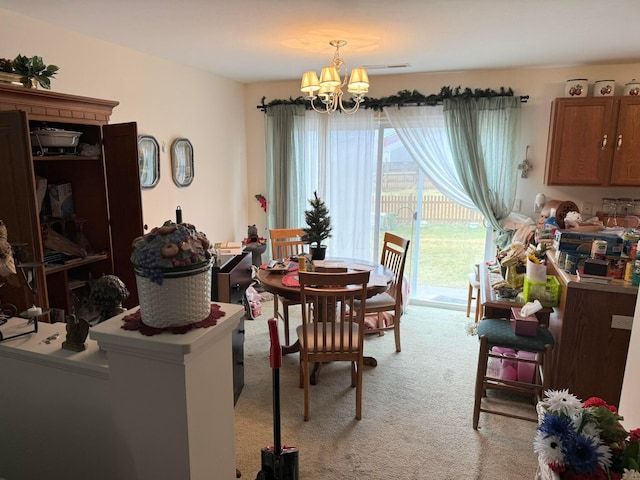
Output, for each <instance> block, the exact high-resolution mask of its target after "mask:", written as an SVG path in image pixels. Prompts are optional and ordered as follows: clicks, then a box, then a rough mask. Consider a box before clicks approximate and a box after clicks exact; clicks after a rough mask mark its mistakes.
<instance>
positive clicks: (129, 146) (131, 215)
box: [102, 123, 144, 307]
mask: <svg viewBox="0 0 640 480" xmlns="http://www.w3.org/2000/svg"><path fill="white" fill-rule="evenodd" d="M102 129H103V136H104V138H103V141H104V145H103V148H104V154H105V169H106V175H107V190H108V197H109V224H110V227H111V242H112V248H111V251H112V255H113V267H114V273H115V274H116V275H117V276H118V277H120V279H121V280H122V281H123V282H124V284H125V285H126V286H127V289H128V290H129V293H130V295H129V298H128V299H127V301H126V302H125V306H126V307H134V306H136V305H137V304H138V289H137V287H136V278H135V273H134V271H133V265H132V263H131V251H132V248H131V243H132V242H133V240H134V239H135V238H137V237H139V236H140V235H142V234H143V233H144V227H143V222H142V199H141V193H140V173H139V170H138V134H137V127H136V124H135V123H123V124H113V125H105V126H103V127H102Z"/></svg>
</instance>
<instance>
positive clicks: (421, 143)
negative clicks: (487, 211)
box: [384, 105, 478, 211]
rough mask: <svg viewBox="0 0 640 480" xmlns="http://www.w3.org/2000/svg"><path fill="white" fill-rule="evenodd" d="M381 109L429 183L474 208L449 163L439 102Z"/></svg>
mask: <svg viewBox="0 0 640 480" xmlns="http://www.w3.org/2000/svg"><path fill="white" fill-rule="evenodd" d="M384 112H385V114H386V115H387V118H388V119H389V122H390V123H391V126H392V127H393V128H394V129H395V130H396V132H397V134H398V136H399V137H400V140H401V141H402V144H403V145H404V147H405V148H406V149H407V151H408V152H409V154H410V155H411V157H412V158H413V160H414V161H415V162H416V163H417V164H418V165H419V166H420V168H421V169H422V171H423V172H424V173H425V175H426V177H427V178H428V179H429V180H431V183H433V185H434V186H435V187H436V188H437V189H438V190H439V191H441V192H442V193H443V194H445V195H446V196H447V197H449V198H450V199H451V200H453V201H454V202H457V203H459V204H460V205H463V206H464V207H466V208H469V209H471V210H475V211H477V210H478V209H477V208H476V206H475V205H474V204H473V202H472V201H471V198H469V195H467V193H466V192H465V190H464V188H463V186H462V183H461V182H460V180H459V177H458V173H457V172H456V167H455V165H454V163H453V155H452V154H451V148H450V147H449V139H448V137H447V131H446V129H445V124H444V113H443V110H442V105H438V106H435V107H402V108H393V107H391V108H387V109H385V110H384Z"/></svg>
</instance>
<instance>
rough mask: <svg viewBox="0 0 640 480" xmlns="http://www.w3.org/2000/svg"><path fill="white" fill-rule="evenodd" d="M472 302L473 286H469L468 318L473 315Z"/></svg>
mask: <svg viewBox="0 0 640 480" xmlns="http://www.w3.org/2000/svg"><path fill="white" fill-rule="evenodd" d="M471 300H473V285H471V284H469V293H468V294H467V318H469V316H470V315H471Z"/></svg>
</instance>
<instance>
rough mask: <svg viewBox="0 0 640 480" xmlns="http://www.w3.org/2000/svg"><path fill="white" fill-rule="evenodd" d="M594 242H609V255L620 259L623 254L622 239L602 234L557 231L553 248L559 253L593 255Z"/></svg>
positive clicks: (613, 235)
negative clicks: (592, 245) (592, 246)
mask: <svg viewBox="0 0 640 480" xmlns="http://www.w3.org/2000/svg"><path fill="white" fill-rule="evenodd" d="M594 240H604V241H606V242H607V255H608V256H611V257H619V256H620V254H621V253H622V245H623V240H622V237H620V236H618V235H615V234H610V233H602V232H574V231H571V230H566V229H565V230H556V234H555V237H554V239H553V248H555V249H556V250H557V251H558V252H568V253H571V252H579V253H587V254H589V253H591V244H592V243H593V241H594Z"/></svg>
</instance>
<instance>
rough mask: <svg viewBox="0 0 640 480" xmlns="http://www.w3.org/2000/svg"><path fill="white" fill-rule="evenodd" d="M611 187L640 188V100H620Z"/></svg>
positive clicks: (624, 98) (634, 98) (632, 98)
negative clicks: (626, 186) (627, 186)
mask: <svg viewBox="0 0 640 480" xmlns="http://www.w3.org/2000/svg"><path fill="white" fill-rule="evenodd" d="M612 147H613V165H612V167H611V185H629V186H640V98H637V97H622V98H620V109H619V113H618V128H617V132H616V138H615V142H614V144H613V145H612Z"/></svg>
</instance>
